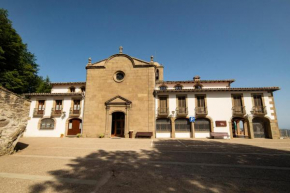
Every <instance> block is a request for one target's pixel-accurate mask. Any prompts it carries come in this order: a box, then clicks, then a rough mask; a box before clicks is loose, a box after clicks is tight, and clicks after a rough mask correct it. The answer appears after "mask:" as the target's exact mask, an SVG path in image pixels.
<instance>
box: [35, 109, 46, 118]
mask: <svg viewBox="0 0 290 193" xmlns="http://www.w3.org/2000/svg"><path fill="white" fill-rule="evenodd" d="M44 110H45V108H43V107H42V108H34V110H33V117H43V115H44Z"/></svg>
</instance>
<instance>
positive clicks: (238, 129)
mask: <svg viewBox="0 0 290 193" xmlns="http://www.w3.org/2000/svg"><path fill="white" fill-rule="evenodd" d="M236 125H237V135H238V136H239V135H240V131H241V129H240V120H237V121H236Z"/></svg>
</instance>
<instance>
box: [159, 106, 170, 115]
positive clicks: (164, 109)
mask: <svg viewBox="0 0 290 193" xmlns="http://www.w3.org/2000/svg"><path fill="white" fill-rule="evenodd" d="M157 111H158V115H159V116H168V113H169V109H168V108H167V107H158V109H157Z"/></svg>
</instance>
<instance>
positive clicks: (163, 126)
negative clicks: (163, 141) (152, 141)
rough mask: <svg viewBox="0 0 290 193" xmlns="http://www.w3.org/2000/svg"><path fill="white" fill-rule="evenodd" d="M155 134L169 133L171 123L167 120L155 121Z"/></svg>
mask: <svg viewBox="0 0 290 193" xmlns="http://www.w3.org/2000/svg"><path fill="white" fill-rule="evenodd" d="M156 131H157V132H171V122H170V120H169V119H157V120H156Z"/></svg>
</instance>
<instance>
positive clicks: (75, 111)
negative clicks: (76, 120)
mask: <svg viewBox="0 0 290 193" xmlns="http://www.w3.org/2000/svg"><path fill="white" fill-rule="evenodd" d="M80 114H81V108H78V109H74V108H70V112H69V116H70V117H79V116H80Z"/></svg>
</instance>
